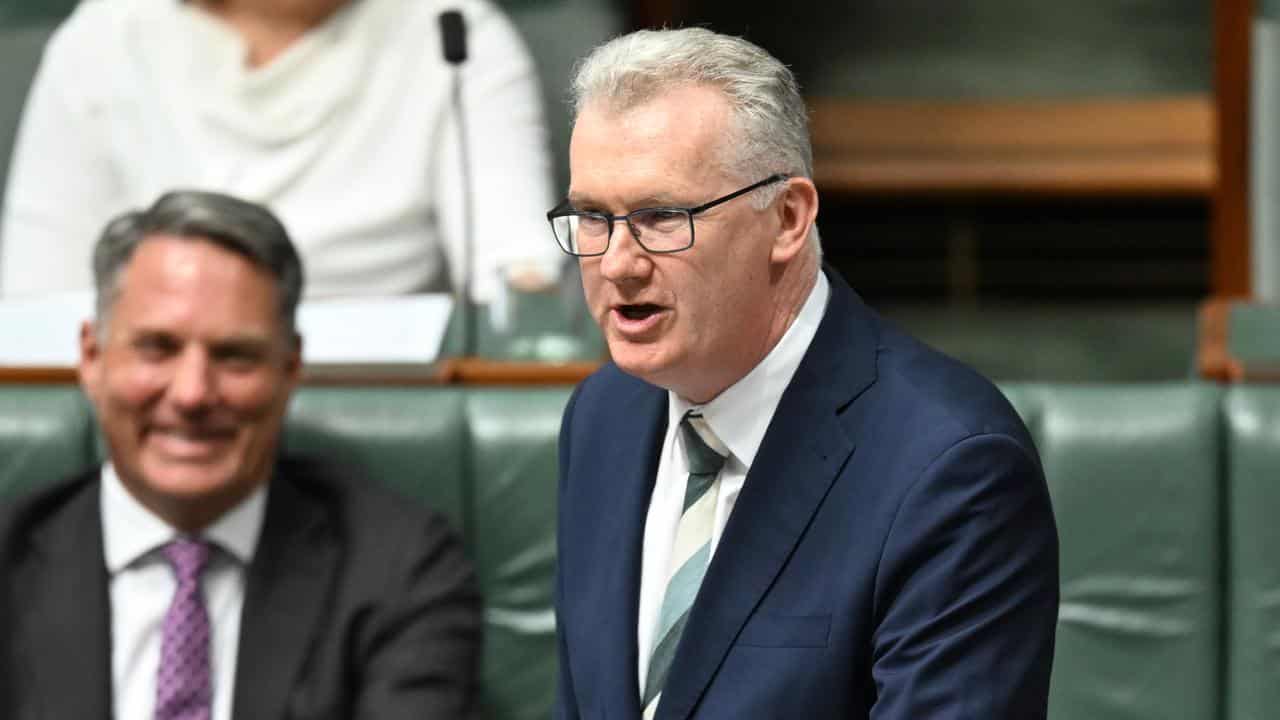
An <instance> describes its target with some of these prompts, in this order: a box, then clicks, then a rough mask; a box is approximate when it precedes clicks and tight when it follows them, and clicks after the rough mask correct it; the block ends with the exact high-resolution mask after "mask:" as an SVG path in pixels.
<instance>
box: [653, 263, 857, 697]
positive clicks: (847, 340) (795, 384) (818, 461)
mask: <svg viewBox="0 0 1280 720" xmlns="http://www.w3.org/2000/svg"><path fill="white" fill-rule="evenodd" d="M828 276H829V279H830V282H831V297H830V299H829V300H828V305H827V310H826V312H825V314H824V316H823V319H822V323H821V325H820V326H819V328H818V332H817V334H816V335H815V336H814V339H813V342H812V343H811V344H810V346H809V349H808V351H807V352H806V353H805V357H804V359H803V360H802V361H801V363H800V366H799V368H797V370H796V374H795V376H794V377H793V378H792V380H791V384H790V385H788V387H787V390H786V391H785V392H784V393H783V396H782V399H781V401H780V402H779V404H778V409H777V411H776V412H775V413H774V417H773V420H772V421H771V422H770V425H769V430H768V431H767V432H766V433H765V437H764V440H763V441H762V443H761V445H760V450H759V452H758V453H757V454H756V458H755V461H754V462H753V463H752V466H751V469H750V470H749V471H748V473H747V478H746V482H745V484H744V485H743V488H742V493H741V494H740V495H739V497H738V501H737V503H736V505H735V506H734V510H733V514H732V515H731V516H730V518H729V523H728V525H727V526H726V527H725V530H724V534H723V536H722V537H721V541H720V544H719V546H718V547H717V549H716V552H715V555H714V556H713V558H712V561H711V566H710V567H709V568H707V574H706V576H705V578H704V579H703V583H702V584H703V588H704V589H709V590H710V591H708V592H699V594H698V597H697V600H696V601H695V602H694V605H693V608H692V609H691V611H690V617H689V623H688V625H686V626H685V630H684V636H683V638H682V639H681V642H680V648H679V650H678V652H677V655H676V658H675V660H674V663H673V665H672V670H671V674H670V675H669V676H668V679H667V684H666V687H665V688H664V689H663V693H662V701H661V703H660V704H659V707H658V717H659V718H667V719H670V718H679V719H681V720H683V718H687V717H689V715H690V714H691V713H692V712H693V709H694V707H695V706H696V705H697V702H698V700H699V699H700V698H701V697H702V694H703V692H704V691H705V690H706V688H707V686H708V685H709V684H710V682H711V679H712V677H713V676H714V675H715V673H716V671H717V670H718V669H719V667H720V664H721V663H722V662H723V660H724V657H725V655H726V654H727V653H728V652H729V648H730V647H731V646H732V644H733V642H734V640H735V639H736V638H737V636H738V633H739V631H741V629H742V627H743V625H744V624H745V623H746V621H747V618H748V617H750V615H751V613H752V611H754V610H755V608H756V606H757V605H758V604H759V602H760V600H761V598H762V597H763V596H764V594H765V592H766V591H767V590H768V589H769V587H770V586H771V585H772V583H773V581H774V578H776V577H777V575H778V573H779V572H780V571H781V570H782V568H783V566H784V565H785V564H786V562H787V559H788V558H789V557H790V556H791V553H792V551H793V550H794V548H795V546H796V544H797V543H798V542H799V541H800V538H801V537H802V536H803V534H804V531H805V529H806V528H807V527H808V525H809V522H810V520H811V519H812V518H813V515H814V513H816V512H817V510H818V507H819V506H820V505H821V504H822V501H823V499H824V498H825V497H826V494H827V491H828V490H829V489H830V487H831V483H832V482H833V481H834V480H835V478H836V476H837V475H838V474H839V473H840V470H841V468H843V467H844V465H845V463H846V462H847V461H848V459H849V457H850V455H851V454H852V453H853V451H854V442H853V438H852V437H850V435H849V433H848V432H847V431H846V429H845V428H844V427H843V426H842V425H841V423H840V418H839V413H840V412H841V411H842V410H843V409H844V408H845V407H846V406H847V405H848V404H849V403H850V402H851V401H852V400H853V399H854V398H855V397H856V396H857V395H858V394H859V393H860V392H861V391H862V390H863V389H865V388H866V387H867V386H868V385H870V384H871V383H872V382H873V381H874V379H875V353H876V342H877V340H876V335H875V332H874V330H873V328H872V327H871V324H870V321H869V318H868V314H867V311H866V309H865V306H863V305H862V304H861V302H860V301H859V300H858V299H857V297H856V296H855V295H854V294H853V291H852V290H850V289H849V287H848V285H846V284H845V283H844V281H843V280H841V279H840V277H839V276H838V275H836V274H835V273H832V272H830V271H829V272H828Z"/></svg>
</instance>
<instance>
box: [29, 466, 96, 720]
mask: <svg viewBox="0 0 1280 720" xmlns="http://www.w3.org/2000/svg"><path fill="white" fill-rule="evenodd" d="M75 493H76V494H75V496H74V497H72V498H71V499H70V500H69V501H68V503H67V505H66V507H65V508H63V509H62V510H61V511H59V512H58V514H57V515H56V516H54V517H53V519H52V520H51V521H50V522H49V523H47V524H45V525H44V526H42V527H40V528H39V529H38V530H37V531H36V533H35V536H34V537H33V538H32V542H33V547H34V550H35V552H34V554H33V555H32V557H31V558H30V560H29V562H28V563H27V564H26V566H25V567H24V568H23V570H21V571H20V572H19V573H18V577H17V583H18V584H17V585H16V587H18V588H26V589H27V590H28V591H29V592H30V595H29V596H28V597H27V598H26V599H24V600H23V602H22V605H23V606H25V607H24V612H23V614H24V617H25V618H27V620H25V621H23V622H21V623H20V627H21V628H23V638H22V645H21V647H22V648H23V650H22V652H23V656H24V657H26V658H28V659H29V660H30V663H31V668H30V669H29V670H28V671H27V672H29V673H30V676H29V677H30V680H31V681H32V682H33V683H34V684H35V690H36V692H35V695H36V696H37V697H38V698H39V700H38V702H39V703H40V705H39V707H40V717H46V718H107V717H110V716H111V707H112V698H111V677H112V675H111V640H110V637H111V630H110V628H111V606H110V595H109V593H108V590H107V583H108V577H107V566H106V560H105V556H104V555H103V550H102V514H101V511H100V510H99V501H98V497H99V493H98V482H97V481H93V482H89V483H82V484H78V486H77V489H76V490H75ZM24 679H26V678H25V677H21V676H20V677H19V678H18V681H19V682H21V681H23V680H24Z"/></svg>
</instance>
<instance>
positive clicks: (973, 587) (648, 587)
mask: <svg viewBox="0 0 1280 720" xmlns="http://www.w3.org/2000/svg"><path fill="white" fill-rule="evenodd" d="M574 91H575V95H576V122H575V125H574V131H573V138H572V142H571V146H570V166H571V176H572V181H571V184H570V192H569V194H568V197H567V198H566V199H565V201H564V202H563V203H562V204H561V205H559V206H557V207H556V208H555V209H553V210H552V211H551V212H549V213H548V219H549V220H550V221H551V225H552V228H553V230H554V231H555V234H556V238H557V241H558V242H559V243H560V245H561V247H562V248H563V249H564V250H565V251H566V252H568V253H570V254H572V255H575V256H578V257H579V261H580V264H581V270H582V283H583V288H584V290H585V293H586V297H587V301H588V304H589V306H590V308H591V310H592V313H593V315H594V316H595V318H596V320H597V321H598V322H599V324H600V326H601V328H602V329H603V331H604V335H605V337H606V339H607V340H608V343H609V350H610V353H611V354H612V357H613V362H612V363H610V364H608V365H606V366H605V367H604V368H603V369H601V370H600V371H599V372H597V373H596V374H595V375H593V376H592V377H591V378H589V379H588V380H587V381H585V382H584V383H583V384H582V385H581V386H580V387H579V388H578V390H577V392H576V393H575V394H574V396H573V398H572V399H571V400H570V402H569V405H568V407H567V409H566V411H565V416H564V424H563V427H562V429H561V436H560V472H561V476H560V490H559V492H560V520H559V528H560V529H559V553H560V555H559V576H558V579H557V593H558V595H557V597H558V617H559V634H560V683H559V689H558V695H559V699H558V704H557V708H558V709H557V713H558V717H560V718H593V719H594V718H610V719H611V720H618V719H619V718H638V717H645V718H652V717H656V718H668V719H672V720H682V719H684V718H876V719H877V720H890V719H892V720H920V719H922V718H977V719H980V720H995V719H998V718H1041V717H1044V716H1045V713H1046V704H1047V696H1048V689H1049V671H1050V666H1051V663H1052V657H1053V640H1054V625H1055V620H1056V615H1057V608H1058V544H1057V533H1056V529H1055V526H1054V520H1053V514H1052V510H1051V508H1050V503H1049V495H1048V491H1047V488H1046V485H1045V480H1044V475H1043V471H1042V470H1041V466H1040V462H1039V459H1038V457H1037V455H1036V451H1035V448H1034V446H1033V444H1032V441H1031V438H1030V437H1029V436H1028V434H1027V431H1026V428H1025V427H1024V426H1023V424H1022V423H1021V422H1020V421H1019V419H1018V417H1017V415H1016V414H1015V413H1014V411H1013V410H1012V408H1010V406H1009V405H1008V403H1007V402H1006V401H1005V400H1004V398H1003V397H1002V396H1001V395H1000V393H999V392H998V391H997V390H996V389H995V388H994V387H993V386H992V385H991V384H990V383H989V382H988V381H987V380H985V379H983V378H982V377H980V376H978V375H977V374H975V373H974V372H972V371H971V370H969V369H968V368H966V367H964V366H963V365H961V364H959V363H957V362H955V361H953V360H951V359H949V358H947V357H945V356H943V355H941V354H939V353H937V352H935V351H933V350H931V349H930V348H928V347H926V346H924V345H922V344H921V343H919V342H917V341H916V340H914V339H912V338H911V337H909V336H907V335H905V334H903V333H902V332H901V331H900V330H898V329H896V328H895V327H893V326H892V325H890V324H888V323H887V322H885V321H883V320H882V319H880V318H879V317H878V316H877V315H876V314H875V313H873V312H872V311H871V310H869V309H868V308H867V307H866V306H865V305H863V303H862V301H861V300H860V299H859V298H858V296H857V295H855V294H854V292H853V291H852V290H850V288H849V287H848V285H846V284H845V282H844V281H843V280H842V279H841V278H840V276H839V275H838V274H836V273H835V272H833V271H832V270H831V269H830V268H824V267H823V266H822V262H821V249H820V247H821V246H820V243H819V239H818V230H817V228H816V226H815V225H814V220H815V218H816V216H817V211H818V194H817V190H816V188H815V187H814V183H813V181H812V180H811V179H810V178H811V175H812V173H811V164H812V161H811V151H810V146H809V138H808V130H807V123H806V114H805V107H804V104H803V101H802V100H801V97H800V94H799V90H798V88H797V86H796V83H795V80H794V78H793V77H792V75H791V73H790V72H789V71H788V70H787V69H786V67H785V66H783V65H782V64H781V63H779V62H778V61H777V60H776V59H774V58H773V57H771V56H769V55H768V54H767V53H765V52H764V51H763V50H761V49H760V48H758V47H756V46H754V45H752V44H750V43H748V42H745V41H743V40H741V39H738V38H733V37H727V36H723V35H719V34H716V33H713V32H711V31H709V30H706V29H702V28H689V29H683V30H663V31H641V32H637V33H633V34H631V35H627V36H624V37H621V38H618V39H616V40H613V41H611V42H609V43H607V44H605V45H603V46H601V47H599V48H597V49H596V50H595V51H593V53H592V54H591V55H590V56H589V57H588V58H587V59H586V60H585V61H584V62H583V63H582V65H581V66H580V68H579V71H578V74H577V77H576V78H575V81H574Z"/></svg>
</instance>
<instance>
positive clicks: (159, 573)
mask: <svg viewBox="0 0 1280 720" xmlns="http://www.w3.org/2000/svg"><path fill="white" fill-rule="evenodd" d="M266 497H267V490H266V486H265V485H264V486H262V487H260V488H258V489H257V490H255V491H254V492H253V494H252V495H250V496H249V497H248V498H246V499H245V500H244V501H242V502H241V503H240V504H239V505H237V506H236V507H235V508H233V509H232V510H231V511H230V512H228V513H226V514H225V515H223V516H222V517H221V518H219V519H218V521H217V522H215V523H214V524H213V525H211V526H209V527H208V528H207V529H206V530H205V532H204V533H203V534H202V537H203V538H204V539H205V540H207V541H209V542H210V543H211V544H212V545H213V546H214V548H215V549H214V551H213V553H212V554H211V555H210V560H209V565H208V567H206V568H205V571H204V575H203V576H202V590H203V595H204V603H205V608H206V609H207V611H208V613H209V623H210V627H209V629H210V648H209V655H210V657H209V662H210V665H209V669H210V682H211V684H212V688H211V689H212V691H213V707H212V714H211V717H212V719H213V720H230V718H231V700H232V697H233V696H232V692H233V689H234V687H233V686H234V682H235V667H236V649H237V647H238V645H239V641H240V610H241V608H242V606H243V605H244V581H245V568H246V567H248V564H249V562H250V561H251V560H252V559H253V553H254V549H255V548H256V547H257V544H258V536H259V535H260V534H261V530H262V520H263V513H264V511H265V510H266ZM101 511H102V533H103V538H102V540H103V549H104V551H105V554H106V563H107V573H108V575H109V577H110V593H111V682H112V685H111V687H112V691H113V693H114V710H115V715H114V717H117V718H121V719H122V720H123V719H125V718H130V719H131V718H149V717H152V716H153V715H154V714H155V702H156V672H157V671H158V670H159V668H160V636H161V630H162V628H163V625H164V616H165V613H167V612H168V610H169V605H170V603H171V602H172V601H173V594H174V591H175V589H176V587H177V581H176V580H175V579H174V576H173V570H172V569H171V568H170V566H169V563H168V561H166V560H165V558H164V555H162V554H161V552H160V550H161V548H162V547H163V546H164V545H165V544H166V543H168V542H169V541H170V540H172V539H174V538H175V537H178V536H179V533H178V532H177V531H176V530H174V529H173V528H172V527H170V526H169V525H168V524H166V523H165V522H164V521H163V520H161V519H160V518H158V517H156V516H155V515H153V514H152V513H151V511H150V510H148V509H147V508H145V507H143V505H142V504H141V503H139V502H138V500H137V499H136V498H134V497H133V495H131V494H130V493H129V491H128V490H126V489H125V487H124V485H122V484H121V482H120V478H119V476H118V475H117V474H116V471H115V468H114V467H112V466H111V464H110V463H108V464H106V465H105V466H104V467H103V468H102V491H101Z"/></svg>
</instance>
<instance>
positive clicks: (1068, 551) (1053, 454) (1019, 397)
mask: <svg viewBox="0 0 1280 720" xmlns="http://www.w3.org/2000/svg"><path fill="white" fill-rule="evenodd" d="M1004 389H1005V391H1006V394H1007V395H1008V396H1009V398H1010V400H1011V401H1012V402H1013V404H1014V406H1015V407H1016V408H1017V409H1018V411H1019V413H1021V414H1022V416H1023V418H1024V419H1025V420H1026V422H1027V424H1028V426H1029V427H1030V428H1031V431H1032V433H1033V435H1034V436H1035V439H1036V443H1037V445H1038V447H1039V450H1040V456H1041V458H1042V460H1043V463H1044V469H1045V474H1046V477H1047V478H1048V481H1049V490H1050V494H1051V495H1052V498H1053V506H1054V513H1055V516H1056V518H1057V523H1058V533H1059V538H1060V540H1061V555H1060V557H1061V571H1062V604H1061V609H1060V611H1059V616H1058V636H1057V648H1056V653H1055V657H1054V667H1053V679H1052V685H1051V693H1050V713H1049V716H1050V717H1051V718H1054V719H1055V720H1112V719H1114V720H1121V719H1123V720H1178V719H1180V718H1187V719H1193V718H1194V719H1195V720H1205V719H1208V718H1216V717H1219V716H1220V713H1221V701H1220V698H1221V689H1220V675H1219V662H1220V647H1221V640H1220V631H1219V624H1220V623H1219V617H1220V611H1221V605H1220V603H1221V599H1220V594H1221V593H1220V573H1221V571H1222V568H1221V560H1220V558H1221V553H1222V546H1221V542H1220V522H1219V518H1220V508H1221V503H1220V499H1221V498H1220V489H1219V488H1220V481H1219V472H1220V470H1219V465H1220V457H1221V448H1220V447H1219V445H1220V442H1219V431H1218V419H1219V415H1218V402H1219V399H1220V391H1219V390H1218V389H1217V388H1216V387H1214V386H1208V385H1194V384H1191V385H1188V384H1168V385H1163V384H1144V385H1105V386H1103V385H1099V386H1036V385H1011V386H1007V387H1005V388H1004ZM1273 707H1274V706H1273Z"/></svg>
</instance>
